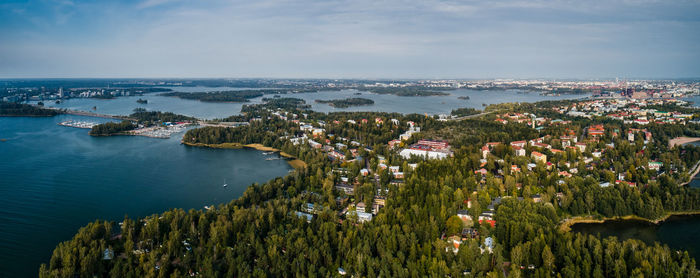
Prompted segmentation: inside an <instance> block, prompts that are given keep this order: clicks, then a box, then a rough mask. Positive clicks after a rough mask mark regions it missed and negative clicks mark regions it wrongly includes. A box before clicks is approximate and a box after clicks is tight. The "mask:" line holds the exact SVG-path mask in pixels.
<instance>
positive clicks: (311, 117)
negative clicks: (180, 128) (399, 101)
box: [39, 100, 700, 277]
mask: <svg viewBox="0 0 700 278" xmlns="http://www.w3.org/2000/svg"><path fill="white" fill-rule="evenodd" d="M290 103H291V104H292V106H296V105H298V104H300V102H298V101H294V100H279V103H277V104H279V105H282V106H287V105H290ZM274 105H275V103H273V104H269V103H268V104H260V105H250V106H247V107H248V108H247V109H248V110H247V112H245V113H244V114H243V115H240V116H236V120H237V121H248V122H249V125H247V126H241V127H236V128H225V127H203V128H197V129H192V130H188V132H187V133H186V134H185V136H184V138H183V141H184V142H188V143H200V144H221V143H241V144H248V143H260V144H263V145H265V146H270V147H274V148H278V149H280V150H282V151H284V152H287V153H289V154H291V155H294V156H296V157H298V158H299V159H301V160H303V161H304V162H306V164H307V167H306V168H301V169H297V170H295V171H294V172H292V173H290V174H289V175H287V176H285V177H280V178H276V179H273V180H271V181H268V182H266V183H263V184H253V185H251V186H250V187H248V188H247V190H246V191H245V192H244V193H243V194H242V196H241V197H240V198H238V199H236V200H232V201H230V202H229V203H226V204H221V205H218V206H216V207H214V208H211V209H208V210H189V211H184V210H181V209H173V210H170V211H167V212H164V213H162V214H155V215H151V216H147V217H143V218H130V217H125V218H124V219H123V220H122V221H121V223H115V222H110V221H96V222H93V223H90V224H88V225H87V226H85V227H83V228H81V229H80V231H78V233H77V234H76V235H75V237H74V238H73V239H71V240H69V241H66V242H63V243H61V244H59V245H58V246H57V247H56V249H55V250H54V252H53V255H52V256H51V259H50V261H49V262H48V263H47V264H44V265H42V266H41V268H40V269H39V276H40V277H75V276H78V277H92V276H113V277H182V276H200V277H238V276H246V277H249V276H255V277H267V276H273V277H297V276H304V277H306V276H308V277H328V276H341V275H342V273H347V275H348V276H351V275H352V276H355V277H380V276H381V277H426V276H451V277H457V276H467V277H698V270H697V267H696V261H695V259H694V258H692V257H690V256H689V254H688V252H686V251H683V250H673V249H671V248H669V247H668V246H665V245H660V244H659V243H655V244H653V245H648V244H645V243H643V242H641V241H639V240H634V239H631V240H624V241H621V240H619V239H617V238H614V237H609V238H602V237H600V236H595V235H584V234H580V233H572V232H565V231H562V230H561V229H560V226H561V223H562V222H563V221H564V220H565V219H568V218H571V217H574V216H592V217H594V218H603V217H613V216H626V215H636V216H639V217H643V218H647V219H657V218H659V217H662V216H663V215H665V214H666V213H669V212H676V211H698V210H700V190H698V189H696V188H690V187H687V186H679V184H680V183H681V181H683V180H685V179H686V178H688V174H687V172H688V170H689V169H690V167H691V166H692V165H693V164H695V162H697V160H698V159H700V148H698V147H694V146H691V145H688V146H682V147H674V148H669V147H668V145H667V140H668V139H667V138H669V137H673V136H676V135H678V134H687V133H695V132H697V130H698V127H697V126H695V125H693V126H685V127H677V126H673V125H658V124H652V125H649V126H647V127H646V128H647V129H648V130H650V131H651V132H653V134H654V140H653V141H652V142H649V143H648V144H644V143H642V142H641V141H636V142H628V141H627V140H624V139H623V138H621V137H615V136H614V135H612V134H606V135H604V136H603V137H602V138H601V139H600V140H599V141H597V142H595V141H590V142H588V143H587V144H588V145H589V146H590V148H591V149H594V150H595V149H603V148H604V149H606V151H605V152H604V153H603V154H601V156H600V157H599V158H596V159H595V160H593V161H592V162H590V163H588V164H583V163H576V162H578V161H579V160H580V159H581V157H584V156H588V155H589V154H590V152H591V151H590V150H587V151H585V152H580V151H575V150H571V149H567V151H564V152H560V153H559V152H557V153H554V152H552V151H550V150H542V151H543V152H544V153H546V154H547V156H548V158H549V159H548V162H550V163H551V164H552V165H555V166H557V167H564V168H565V169H566V167H568V166H566V165H571V168H577V170H578V173H577V174H576V175H574V176H571V177H562V176H559V175H558V174H557V172H555V171H550V170H548V168H547V167H548V165H547V164H544V163H542V162H539V163H537V164H536V165H534V167H533V168H532V170H531V171H529V172H524V171H522V172H518V171H512V170H511V169H515V168H514V167H511V165H515V166H517V168H519V169H527V168H528V164H530V163H529V162H530V160H529V159H528V158H527V157H523V156H515V155H512V154H513V150H512V147H511V146H510V145H509V144H508V142H512V141H517V140H529V139H536V138H541V137H546V135H550V137H551V138H553V139H551V141H549V142H550V144H552V146H553V147H554V148H562V146H561V144H562V143H561V142H560V141H559V139H558V138H559V135H562V134H569V133H570V132H580V131H581V130H582V129H585V128H586V127H587V126H589V125H590V124H591V123H593V122H595V121H596V119H576V118H565V119H566V120H571V121H572V122H571V124H568V125H567V126H556V125H552V126H547V127H546V128H544V129H541V130H536V129H532V128H530V127H528V126H527V125H525V124H518V123H508V124H506V125H503V124H499V123H496V122H494V120H493V119H494V117H495V116H494V115H489V116H485V117H482V118H479V119H468V120H463V121H447V122H441V121H438V120H436V119H435V118H434V117H426V116H423V115H416V114H410V115H401V114H396V113H381V112H339V113H328V114H325V113H317V112H311V111H306V110H296V109H292V110H289V111H285V110H280V109H278V108H275V107H274ZM527 107H530V106H527ZM530 108H532V110H529V111H530V112H533V111H536V112H537V113H538V114H546V113H547V112H546V111H548V110H546V109H548V108H538V107H537V106H532V107H530ZM491 109H497V110H501V109H514V110H519V109H524V110H525V109H527V108H526V107H524V106H519V105H510V106H508V105H501V106H500V107H496V108H491ZM540 109H541V110H540ZM363 120H366V121H363ZM394 120H396V121H394ZM301 122H303V123H305V124H310V125H313V126H315V127H319V126H322V127H323V130H324V131H323V134H321V135H315V136H310V137H313V139H314V140H317V141H319V142H324V140H327V141H325V142H324V145H329V146H332V145H335V144H336V143H341V142H345V143H348V142H347V141H344V139H346V140H355V141H356V142H358V143H359V146H357V145H356V146H355V148H357V149H358V150H357V151H358V157H359V158H355V159H351V157H349V156H350V155H349V154H348V153H350V152H346V154H347V155H348V157H347V159H344V160H340V159H335V160H333V159H329V156H328V154H327V153H326V152H324V150H323V149H322V148H313V147H311V146H310V145H308V144H296V145H295V144H293V143H292V142H290V140H289V139H290V138H302V137H301V136H303V135H305V134H306V133H305V131H304V130H302V129H301V125H300V124H299V123H301ZM408 122H411V123H412V124H413V125H416V126H420V127H422V129H421V132H419V133H416V134H415V135H413V136H412V137H411V138H410V139H408V140H407V141H406V142H404V143H405V144H411V143H414V142H416V141H417V140H419V139H433V140H447V141H448V142H449V143H450V146H451V148H452V150H454V156H452V157H449V158H446V159H442V160H414V159H411V160H405V159H403V158H401V157H400V156H399V155H398V154H397V153H396V151H394V150H391V149H389V148H387V146H386V143H387V142H388V141H390V140H392V139H394V138H397V137H398V136H399V135H400V134H403V133H404V132H406V131H407V130H408V127H407V123H408ZM382 123H383V124H382ZM605 125H606V127H609V128H610V129H611V130H614V129H615V128H618V129H620V132H621V133H622V132H624V131H626V130H627V129H628V128H630V127H628V126H624V125H621V124H620V123H619V122H616V121H606V122H605ZM497 141H499V142H503V144H499V145H496V146H495V147H493V149H492V150H491V154H490V155H489V156H488V157H487V158H485V159H484V158H483V156H482V153H481V146H482V145H484V144H486V143H487V142H497ZM607 142H612V143H614V147H612V148H610V147H609V145H606V143H607ZM528 148H529V149H528V151H532V150H534V149H532V148H531V147H528ZM380 156H381V158H380ZM482 159H484V160H485V161H484V160H482ZM380 160H385V161H384V162H380ZM652 160H655V161H660V162H663V165H664V166H662V168H661V169H660V170H659V171H654V170H651V169H647V168H646V167H644V166H645V165H647V163H648V162H649V161H652ZM411 162H414V163H416V164H415V165H416V166H415V167H410V166H409V163H411ZM381 164H385V165H398V166H399V167H400V168H401V169H402V171H403V174H404V177H403V178H402V179H397V178H395V177H392V175H391V174H390V173H389V171H387V170H384V169H383V168H382V167H380V165H381ZM591 166H592V167H591ZM549 167H551V165H550V166H549ZM363 168H368V169H370V170H371V171H372V173H373V175H369V176H364V175H362V174H360V170H361V169H363ZM480 168H483V169H485V171H486V172H485V174H477V173H476V172H475V170H478V169H480ZM615 173H624V174H625V180H626V181H629V182H633V183H635V184H636V185H635V186H628V185H626V184H622V183H620V184H616V185H612V186H609V187H601V186H599V184H600V183H601V182H605V181H614V180H615V179H617V177H616V176H615ZM343 178H347V180H349V182H350V184H351V186H352V187H353V189H354V193H353V194H352V195H348V194H346V193H345V192H343V191H339V190H338V189H337V188H335V185H337V184H339V183H341V180H342V179H343ZM535 198H537V199H535ZM376 200H385V205H384V206H383V207H382V208H381V210H379V211H378V212H377V213H376V215H374V217H373V218H372V220H371V221H368V222H361V221H359V220H358V219H357V218H353V217H348V216H346V215H344V214H342V213H339V212H340V211H343V210H344V209H347V208H348V207H349V206H348V204H349V203H353V202H354V203H356V204H357V203H359V202H364V203H367V204H370V203H373V202H374V201H376ZM497 200H498V201H497ZM307 204H314V207H317V208H318V209H317V210H315V211H313V215H312V217H311V219H310V220H308V221H307V218H300V217H299V216H298V214H297V212H298V211H299V210H301V209H302V208H304V207H306V206H307ZM367 211H370V208H369V207H368V208H367ZM460 211H462V212H463V211H466V213H467V214H468V215H469V216H470V217H471V218H472V219H478V217H479V216H480V215H482V213H484V212H489V211H491V212H493V213H494V217H493V219H494V220H495V224H494V225H493V226H492V225H490V224H488V222H483V223H479V221H473V223H466V222H464V221H463V220H462V219H460V218H459V217H458V216H457V214H458V212H460ZM454 237H457V238H462V239H463V240H461V241H460V242H462V243H461V245H459V248H458V250H456V251H453V250H455V249H454V244H453V243H452V241H450V239H451V238H454ZM488 242H492V244H489V243H488ZM341 270H342V271H341Z"/></svg>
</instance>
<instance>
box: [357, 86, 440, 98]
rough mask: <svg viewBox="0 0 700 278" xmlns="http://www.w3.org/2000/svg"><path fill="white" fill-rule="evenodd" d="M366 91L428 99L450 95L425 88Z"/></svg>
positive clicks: (370, 89) (367, 88) (381, 88)
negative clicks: (429, 97)
mask: <svg viewBox="0 0 700 278" xmlns="http://www.w3.org/2000/svg"><path fill="white" fill-rule="evenodd" d="M364 90H367V91H370V92H372V93H375V94H380V95H396V96H400V97H427V96H447V95H449V93H446V92H443V91H444V90H446V89H443V88H439V89H432V88H425V87H376V88H374V87H365V88H364Z"/></svg>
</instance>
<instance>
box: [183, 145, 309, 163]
mask: <svg viewBox="0 0 700 278" xmlns="http://www.w3.org/2000/svg"><path fill="white" fill-rule="evenodd" d="M182 144H184V145H186V146H191V147H206V148H214V149H242V148H251V149H256V150H258V151H263V152H276V153H279V155H280V156H282V157H284V158H288V159H289V160H287V163H289V165H290V166H292V168H294V169H300V168H306V162H304V161H302V160H301V159H298V158H296V157H294V156H293V155H291V154H288V153H285V152H283V151H280V150H278V149H275V148H273V147H268V146H263V145H262V144H257V143H255V144H241V143H221V144H203V143H187V142H182Z"/></svg>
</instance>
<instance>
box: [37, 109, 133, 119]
mask: <svg viewBox="0 0 700 278" xmlns="http://www.w3.org/2000/svg"><path fill="white" fill-rule="evenodd" d="M42 108H44V109H53V110H56V111H58V112H59V113H62V114H68V115H76V116H88V117H97V118H107V119H120V120H130V121H135V120H136V119H133V118H130V117H126V116H115V115H107V114H100V113H95V112H88V111H79V110H71V109H61V108H55V107H42Z"/></svg>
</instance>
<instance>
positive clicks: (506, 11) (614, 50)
mask: <svg viewBox="0 0 700 278" xmlns="http://www.w3.org/2000/svg"><path fill="white" fill-rule="evenodd" d="M698 30H700V1H694V0H679V1H656V0H619V1H600V0H593V1H568V0H562V1H546V0H534V1H522V0H501V1H438V0H435V1H403V0H387V1H373V0H356V1H343V0H338V1H310V0H300V1H283V0H261V1H237V0H234V1H224V0H214V1H184V0H145V1H142V0H141V1H135V0H125V1H77V0H76V1H70V0H41V1H13V0H10V1H3V3H1V4H0V37H1V38H2V43H0V79H8V78H329V79H335V78H338V79H353V78H358V79H493V78H514V79H536V78H542V79H600V78H603V79H614V78H616V77H619V78H621V79H636V78H649V79H672V78H697V77H700V63H699V62H700V32H699V31H698Z"/></svg>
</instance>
